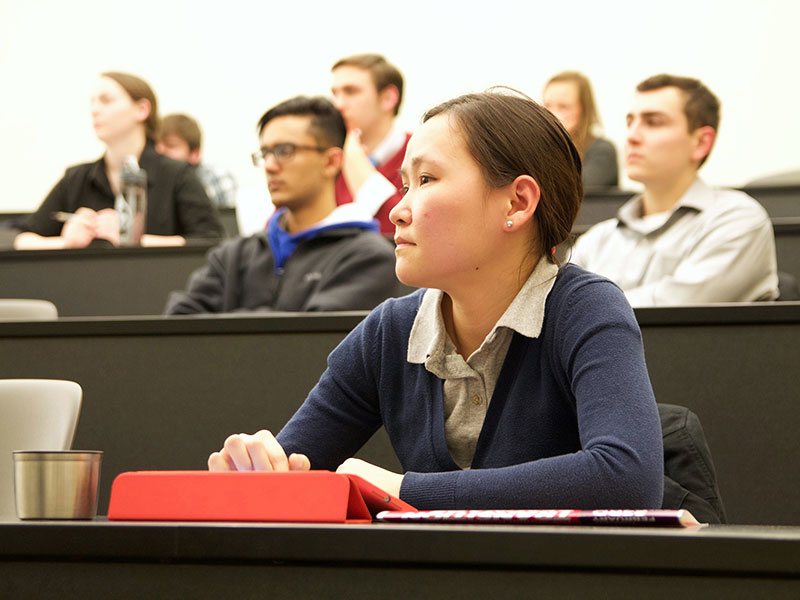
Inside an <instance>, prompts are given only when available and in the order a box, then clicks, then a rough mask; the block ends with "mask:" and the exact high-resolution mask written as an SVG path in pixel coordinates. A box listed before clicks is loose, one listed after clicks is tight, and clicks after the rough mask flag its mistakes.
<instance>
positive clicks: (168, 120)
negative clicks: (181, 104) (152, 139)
mask: <svg viewBox="0 0 800 600" xmlns="http://www.w3.org/2000/svg"><path fill="white" fill-rule="evenodd" d="M169 135H175V136H178V137H179V138H181V139H182V140H183V141H184V142H186V143H187V144H188V145H189V150H192V151H194V150H199V149H200V143H201V142H202V141H203V134H202V132H201V131H200V125H199V124H198V123H197V121H195V120H194V119H193V118H192V117H190V116H189V115H184V114H180V113H174V114H171V115H167V116H166V117H163V118H162V119H161V128H160V129H159V132H158V138H159V139H161V140H163V139H164V138H165V137H167V136H169Z"/></svg>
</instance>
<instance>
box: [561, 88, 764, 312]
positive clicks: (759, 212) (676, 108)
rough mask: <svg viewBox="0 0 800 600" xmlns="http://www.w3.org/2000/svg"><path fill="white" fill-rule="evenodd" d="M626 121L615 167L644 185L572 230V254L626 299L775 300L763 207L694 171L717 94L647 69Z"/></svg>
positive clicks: (710, 130) (715, 121)
mask: <svg viewBox="0 0 800 600" xmlns="http://www.w3.org/2000/svg"><path fill="white" fill-rule="evenodd" d="M627 124H628V134H627V139H626V143H625V168H626V169H627V172H628V177H630V178H631V179H632V180H634V181H639V182H641V183H643V184H644V192H643V193H642V194H639V195H637V196H635V197H633V198H632V199H631V200H629V201H628V202H626V203H625V204H624V205H623V206H622V207H621V208H620V209H619V212H618V213H617V217H616V218H614V219H609V220H607V221H603V222H601V223H598V224H597V225H595V226H594V227H592V228H590V229H589V231H587V232H586V233H584V234H583V235H582V236H580V237H579V238H578V240H577V242H576V243H575V247H574V249H573V253H572V262H574V263H575V264H577V265H581V266H582V267H584V268H586V269H588V270H590V271H594V272H595V273H599V274H601V275H605V276H606V277H608V278H609V279H611V280H613V281H614V282H616V283H617V284H618V285H619V286H620V287H621V288H622V289H623V290H624V291H625V295H626V296H627V297H628V300H629V301H630V303H631V304H632V305H633V306H663V305H681V304H703V303H708V302H752V301H755V300H774V299H775V298H777V297H778V276H777V260H776V256H775V238H774V234H773V229H772V223H771V221H770V219H769V217H768V215H767V213H766V211H765V210H764V208H763V207H762V206H761V205H760V204H759V203H758V202H756V201H755V200H754V199H753V198H751V197H750V196H748V195H747V194H744V193H743V192H739V191H734V190H722V189H714V188H711V187H709V186H707V185H706V184H705V183H703V181H702V180H701V179H700V178H699V177H698V176H697V170H698V169H699V168H700V166H701V165H702V164H703V163H704V162H705V161H706V159H707V158H708V155H709V153H710V152H711V148H712V147H713V145H714V140H715V139H716V134H717V128H718V126H719V101H718V100H717V98H716V97H715V96H714V95H713V94H712V93H711V92H710V91H709V90H708V88H706V87H705V86H704V85H703V84H702V83H700V82H699V81H698V80H696V79H691V78H688V77H677V76H674V75H656V76H654V77H650V78H649V79H646V80H645V81H643V82H642V83H640V84H639V85H638V87H637V88H636V95H635V96H634V99H633V107H632V108H631V111H630V112H629V113H628V115H627Z"/></svg>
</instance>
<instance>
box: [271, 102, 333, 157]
mask: <svg viewBox="0 0 800 600" xmlns="http://www.w3.org/2000/svg"><path fill="white" fill-rule="evenodd" d="M286 116H301V117H309V119H310V123H309V126H308V132H309V134H311V135H312V136H313V137H314V139H315V140H317V143H318V144H320V145H321V146H326V147H329V148H330V147H332V146H336V147H337V148H342V147H343V146H344V140H345V137H347V128H346V127H345V124H344V119H343V118H342V113H340V112H339V111H338V110H337V109H336V107H335V106H334V105H333V104H332V103H331V101H330V100H328V99H327V98H323V97H322V96H313V97H309V96H295V97H294V98H289V99H288V100H284V101H283V102H281V103H280V104H277V105H275V106H273V107H272V108H270V109H269V110H268V111H267V112H265V113H264V114H263V115H261V118H260V119H259V120H258V125H256V130H257V131H258V134H259V135H261V132H262V131H264V127H266V126H267V123H269V122H270V121H271V120H272V119H277V118H278V117H286Z"/></svg>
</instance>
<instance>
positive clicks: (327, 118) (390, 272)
mask: <svg viewBox="0 0 800 600" xmlns="http://www.w3.org/2000/svg"><path fill="white" fill-rule="evenodd" d="M258 134H259V141H260V144H261V150H260V151H259V152H257V153H255V154H254V155H253V156H254V162H256V163H258V164H259V165H263V167H264V170H265V171H266V176H267V185H268V187H269V192H270V196H271V198H272V202H273V204H274V205H275V207H276V211H275V213H274V214H273V216H272V218H271V219H270V221H269V223H268V225H267V229H266V231H262V232H260V233H257V234H255V235H253V236H250V237H242V238H238V239H235V240H231V241H228V242H225V243H223V244H222V245H221V246H219V247H217V248H215V249H213V250H211V251H210V252H209V254H208V260H207V262H206V265H205V266H204V267H201V268H200V269H199V270H197V271H196V272H195V273H193V274H192V276H191V277H190V279H189V284H188V287H187V289H186V291H184V292H173V293H172V295H171V296H170V298H169V301H168V303H167V307H166V310H165V312H166V313H167V314H188V313H203V312H212V313H219V312H230V311H321V310H359V309H370V308H373V307H375V306H376V305H377V304H378V303H380V302H381V301H382V300H384V299H386V298H388V297H390V296H392V295H395V294H396V293H398V292H399V282H398V281H397V278H396V277H395V274H394V255H393V252H392V245H391V243H390V242H389V241H388V240H386V239H384V238H383V237H382V236H380V235H379V233H378V225H377V223H376V222H375V221H374V220H352V219H351V218H350V215H348V214H344V213H340V212H338V211H336V210H335V209H336V197H335V182H336V178H337V177H338V175H339V171H340V169H341V165H342V145H343V144H344V140H345V135H346V130H345V125H344V121H343V120H342V116H341V114H340V113H339V111H338V110H336V108H335V107H334V106H333V104H331V103H330V102H329V101H328V100H325V99H324V98H307V97H296V98H292V99H290V100H287V101H285V102H282V103H281V104H278V105H277V106H275V107H273V108H271V109H270V110H268V111H267V112H266V113H264V115H263V116H262V117H261V119H260V120H259V122H258Z"/></svg>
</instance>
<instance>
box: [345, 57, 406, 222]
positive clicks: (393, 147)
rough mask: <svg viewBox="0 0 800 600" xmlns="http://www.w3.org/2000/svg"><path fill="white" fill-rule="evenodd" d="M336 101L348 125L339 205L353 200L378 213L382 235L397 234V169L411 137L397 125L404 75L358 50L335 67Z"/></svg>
mask: <svg viewBox="0 0 800 600" xmlns="http://www.w3.org/2000/svg"><path fill="white" fill-rule="evenodd" d="M331 71H332V73H331V74H332V79H333V82H332V84H331V92H332V94H333V103H334V104H335V105H336V108H338V109H339V110H340V111H341V112H342V116H343V117H344V120H345V123H346V124H347V131H348V133H347V141H345V144H344V161H343V163H342V175H341V177H339V179H338V180H337V182H336V203H337V204H347V203H349V202H354V203H355V205H356V206H355V207H353V208H354V209H355V208H358V209H359V210H360V212H361V213H362V214H365V215H367V216H369V217H371V216H372V215H375V218H377V219H378V221H379V222H380V226H381V232H382V233H384V234H388V235H392V234H394V225H393V224H392V223H391V220H390V219H389V211H390V210H391V209H392V207H393V206H394V205H395V204H397V202H398V201H399V200H400V193H399V191H398V189H399V188H400V186H401V181H400V175H399V174H398V169H400V164H401V163H402V162H403V157H404V156H405V153H406V146H407V145H408V139H409V137H410V135H409V134H408V133H406V132H405V131H403V130H402V129H400V128H399V127H398V126H397V124H396V123H395V117H396V116H397V113H398V112H399V111H400V103H401V102H402V100H403V76H402V75H401V74H400V71H399V70H397V68H396V67H395V66H394V65H392V64H390V63H389V62H388V61H387V60H386V59H385V58H384V57H383V56H381V55H379V54H358V55H355V56H349V57H347V58H342V59H341V60H339V61H337V62H336V64H335V65H333V69H332V70H331Z"/></svg>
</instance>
